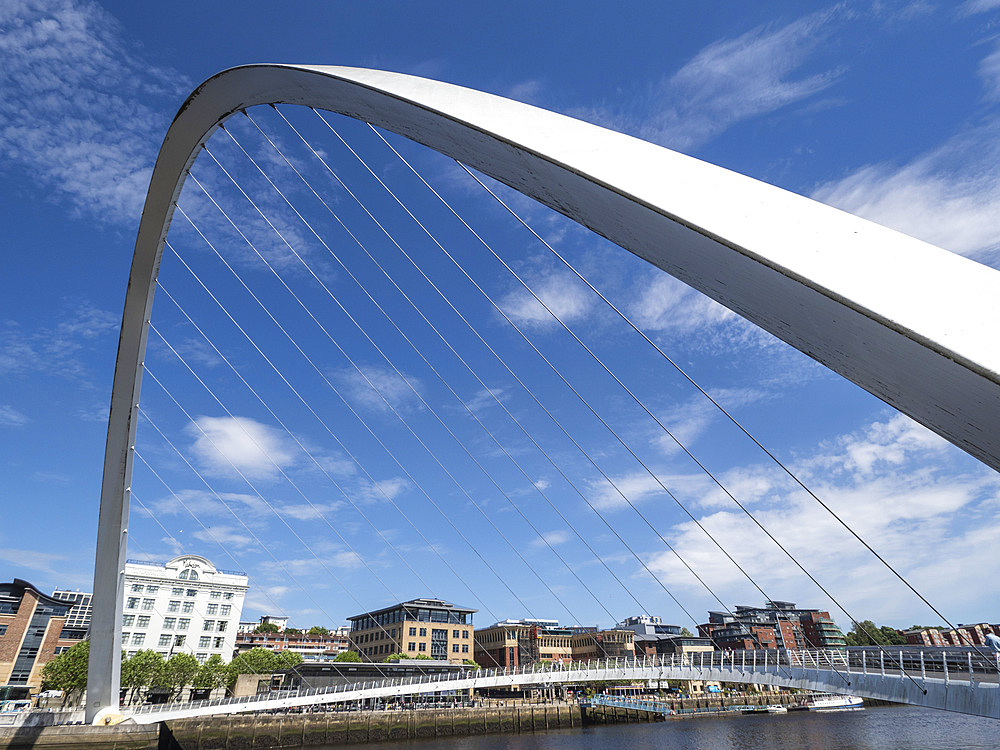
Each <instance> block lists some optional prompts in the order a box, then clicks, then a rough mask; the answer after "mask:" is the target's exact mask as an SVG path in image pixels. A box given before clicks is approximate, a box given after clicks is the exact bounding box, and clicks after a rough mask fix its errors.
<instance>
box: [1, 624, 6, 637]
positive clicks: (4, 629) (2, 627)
mask: <svg viewBox="0 0 1000 750" xmlns="http://www.w3.org/2000/svg"><path fill="white" fill-rule="evenodd" d="M6 632H7V626H6V625H0V635H3V634H4V633H6Z"/></svg>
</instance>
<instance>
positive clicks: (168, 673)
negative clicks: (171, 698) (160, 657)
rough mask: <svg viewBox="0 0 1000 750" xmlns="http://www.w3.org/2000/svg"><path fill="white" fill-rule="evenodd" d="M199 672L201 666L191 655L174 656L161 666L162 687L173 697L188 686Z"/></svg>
mask: <svg viewBox="0 0 1000 750" xmlns="http://www.w3.org/2000/svg"><path fill="white" fill-rule="evenodd" d="M200 670H201V665H200V664H199V663H198V660H197V659H196V658H195V657H194V656H192V655H191V654H174V655H173V656H171V657H170V658H169V659H167V661H166V663H165V664H164V665H163V682H164V685H163V686H164V687H166V688H169V689H170V692H171V695H173V694H174V693H175V692H179V691H180V690H181V689H182V688H183V687H184V686H185V685H190V684H191V683H192V682H193V681H194V678H195V676H196V675H197V674H198V672H199V671H200Z"/></svg>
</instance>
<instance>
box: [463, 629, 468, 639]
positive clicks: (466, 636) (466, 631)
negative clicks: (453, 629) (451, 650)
mask: <svg viewBox="0 0 1000 750" xmlns="http://www.w3.org/2000/svg"><path fill="white" fill-rule="evenodd" d="M462 637H463V638H468V637H469V631H468V630H463V631H462Z"/></svg>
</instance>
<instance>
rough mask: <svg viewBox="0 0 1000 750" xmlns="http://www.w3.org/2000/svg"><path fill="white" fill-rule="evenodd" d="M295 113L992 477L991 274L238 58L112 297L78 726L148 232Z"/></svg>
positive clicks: (410, 85)
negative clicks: (438, 182)
mask: <svg viewBox="0 0 1000 750" xmlns="http://www.w3.org/2000/svg"><path fill="white" fill-rule="evenodd" d="M268 103H293V104H303V105H309V106H314V107H317V108H322V109H327V110H330V111H333V112H338V113H341V114H345V115H348V116H350V117H355V118H358V119H362V120H366V121H368V122H371V123H373V124H375V125H378V126H380V127H383V128H385V129H387V130H391V131H394V132H396V133H400V134H402V135H404V136H407V137H409V138H411V139H413V140H415V141H417V142H420V143H422V144H425V145H427V146H429V147H430V148H433V149H435V150H437V151H440V152H441V153H443V154H446V155H448V156H451V157H454V158H456V159H459V160H460V161H463V162H464V163H466V164H468V165H470V166H472V167H474V168H476V169H478V170H480V171H482V172H484V173H486V174H488V175H490V176H492V177H494V178H496V179H498V180H500V181H502V182H504V183H506V184H508V185H510V186H512V187H513V188H515V189H517V190H519V191H520V192H522V193H524V194H525V195H528V196H531V197H533V198H535V199H537V200H539V201H540V202H542V203H544V204H546V205H548V206H551V207H552V208H554V209H556V210H557V211H560V212H562V213H563V214H565V215H566V216H569V217H570V218H572V219H574V220H576V221H578V222H579V223H581V224H583V225H584V226H586V227H589V228H590V229H592V230H593V231H595V232H597V233H598V234H601V235H604V236H605V237H608V238H609V239H611V240H612V241H614V242H616V243H618V244H619V245H621V246H622V247H624V248H626V249H628V250H630V251H631V252H633V253H635V254H637V255H638V256H640V257H642V258H645V259H646V260H648V261H649V262H651V263H653V264H655V265H657V266H659V267H660V268H662V269H663V270H665V271H667V272H668V273H671V274H673V275H674V276H676V277H677V278H679V279H681V280H683V281H685V282H686V283H688V284H690V285H692V286H693V287H695V288H697V289H699V290H701V291H702V292H704V293H705V294H707V295H709V296H710V297H712V298H713V299H716V300H718V301H719V302H721V303H722V304H724V305H726V306H727V307H729V308H731V309H732V310H734V311H736V312H737V313H739V314H740V315H742V316H744V317H746V318H747V319H749V320H751V321H753V322H754V323H756V324H757V325H759V326H761V327H762V328H764V329H766V330H768V331H770V332H772V333H773V334H775V335H777V336H779V337H780V338H782V339H784V340H785V341H787V342H788V343H790V344H791V345H793V346H795V347H796V348H798V349H800V350H801V351H803V352H805V353H806V354H808V355H809V356H811V357H813V358H815V359H816V360H818V361H820V362H822V363H823V364H825V365H827V366H828V367H830V368H832V369H833V370H835V371H836V372H838V373H840V374H841V375H843V376H845V377H847V378H849V379H851V380H853V381H854V382H855V383H858V384H859V385H861V386H862V387H863V388H865V389H867V390H869V391H870V392H872V393H874V394H875V395H877V396H878V397H879V398H882V399H884V400H885V401H886V402H888V403H890V404H892V405H893V406H895V407H896V408H898V409H899V410H900V411H902V412H904V413H906V414H909V415H910V416H911V417H913V418H914V419H916V420H917V421H919V422H922V423H923V424H925V425H927V426H928V427H930V428H931V429H933V430H935V431H936V432H938V433H939V434H941V435H943V436H944V437H946V438H947V439H948V440H950V441H952V442H953V443H955V444H956V445H958V446H960V447H961V448H963V449H964V450H966V451H968V452H969V453H971V454H972V455H974V456H976V457H977V458H979V459H980V460H982V461H984V462H985V463H987V464H988V465H990V466H992V467H994V468H998V467H1000V459H998V456H1000V388H998V387H997V386H998V384H1000V375H998V373H1000V337H996V336H993V335H991V332H990V331H989V330H988V329H987V328H986V326H987V325H989V322H990V321H993V320H996V319H998V317H1000V316H998V313H1000V273H998V272H995V271H993V270H991V269H989V268H986V267H985V266H981V265H979V264H977V263H974V262H972V261H969V260H967V259H964V258H961V257H959V256H956V255H953V254H950V253H947V252H945V251H943V250H940V249H939V248H936V247H933V246H931V245H928V244H926V243H923V242H920V241H918V240H915V239H913V238H910V237H907V236H905V235H902V234H899V233H897V232H894V231H891V230H889V229H886V228H884V227H880V226H877V225H875V224H872V223H870V222H867V221H864V220H862V219H859V218H857V217H854V216H851V215H849V214H845V213H843V212H841V211H837V210H835V209H833V208H830V207H828V206H824V205H821V204H819V203H816V202H814V201H811V200H809V199H807V198H803V197H801V196H798V195H794V194H792V193H789V192H786V191H784V190H781V189H779V188H775V187H772V186H770V185H766V184H764V183H761V182H758V181H756V180H753V179H751V178H748V177H744V176H742V175H738V174H735V173H733V172H730V171H727V170H725V169H722V168H719V167H715V166H712V165H710V164H706V163H704V162H701V161H698V160H696V159H692V158H690V157H687V156H684V155H682V154H678V153H675V152H672V151H668V150H667V149H664V148H661V147H659V146H656V145H654V144H650V143H646V142H643V141H640V140H638V139H635V138H632V137H629V136H626V135H622V134H620V133H615V132H612V131H609V130H605V129H603V128H600V127H597V126H594V125H590V124H587V123H584V122H580V121H578V120H574V119H572V118H569V117H565V116H563V115H558V114H555V113H552V112H547V111H544V110H540V109H538V108H536V107H532V106H529V105H526V104H521V103H518V102H513V101H510V100H508V99H504V98H502V97H498V96H493V95H490V94H485V93H482V92H478V91H472V90H470V89H465V88H461V87H458V86H453V85H450V84H446V83H440V82H437V81H429V80H426V79H421V78H415V77H413V76H406V75H401V74H397V73H387V72H382V71H375V70H364V69H358V68H341V67H321V66H287V65H252V66H246V67H241V68H234V69H232V70H228V71H224V72H222V73H219V74H218V75H216V76H214V77H212V78H211V79H209V80H208V81H206V82H205V83H203V84H202V85H201V86H200V87H198V89H197V90H196V91H195V92H194V93H192V94H191V96H190V97H189V98H188V100H187V101H186V102H185V104H184V106H183V107H182V108H181V110H180V112H179V113H178V115H177V117H176V118H175V120H174V122H173V124H172V125H171V127H170V129H169V131H168V133H167V136H166V138H165V140H164V143H163V146H162V148H161V151H160V154H159V157H158V159H157V162H156V167H155V169H154V172H153V177H152V180H151V183H150V188H149V192H148V194H147V197H146V204H145V207H144V210H143V215H142V221H141V223H140V228H139V235H138V238H137V241H136V248H135V255H134V258H133V264H132V271H131V275H130V277H129V289H128V293H127V296H126V301H125V311H124V315H123V321H122V332H121V338H120V341H119V350H118V360H117V366H116V371H115V380H114V385H113V389H112V397H111V416H110V420H109V427H108V442H107V448H106V453H105V466H104V480H103V486H102V492H101V513H100V519H99V531H98V548H97V559H96V571H95V580H94V623H93V629H92V632H95V633H98V634H107V635H106V637H105V636H104V635H102V636H101V637H99V638H97V639H95V640H94V641H93V642H92V644H91V671H90V674H89V685H90V693H89V695H90V697H89V698H88V701H87V716H88V719H90V720H93V719H95V718H96V717H97V715H98V714H99V713H100V712H101V711H104V710H114V708H115V706H116V705H117V686H118V679H119V674H118V670H119V663H118V659H119V654H120V644H119V643H118V642H117V640H116V639H117V633H118V631H119V628H118V617H119V616H120V613H121V587H122V577H121V575H122V568H123V564H124V559H125V540H126V537H127V529H128V501H127V493H128V487H129V484H130V481H131V472H132V460H131V452H130V449H131V446H132V444H133V441H134V437H135V419H136V411H135V405H136V404H137V402H138V398H139V390H140V384H141V373H142V368H141V362H142V360H143V357H144V354H145V348H146V336H147V324H148V320H149V314H150V310H151V308H152V301H153V287H154V282H155V279H156V273H157V269H158V266H159V263H160V258H161V253H162V248H163V240H164V238H165V236H166V233H167V230H168V228H169V224H170V219H171V216H172V214H173V210H174V201H175V200H176V198H177V196H178V195H179V193H180V189H181V186H182V184H183V179H184V175H185V173H186V170H187V168H188V167H189V166H190V165H191V163H192V162H193V161H194V158H195V155H196V153H197V151H198V147H199V146H200V144H201V143H203V142H204V141H205V140H206V139H207V138H208V137H209V136H210V135H211V134H212V132H214V130H215V128H216V127H218V125H219V124H220V123H221V122H222V121H224V120H225V119H226V118H228V117H229V116H231V115H232V114H233V113H235V112H238V111H239V110H241V109H243V108H246V107H250V106H253V105H257V104H268Z"/></svg>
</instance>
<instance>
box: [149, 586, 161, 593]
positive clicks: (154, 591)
mask: <svg viewBox="0 0 1000 750" xmlns="http://www.w3.org/2000/svg"><path fill="white" fill-rule="evenodd" d="M159 590H160V587H159V586H147V587H146V593H147V594H155V593H156V592H157V591H159Z"/></svg>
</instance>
